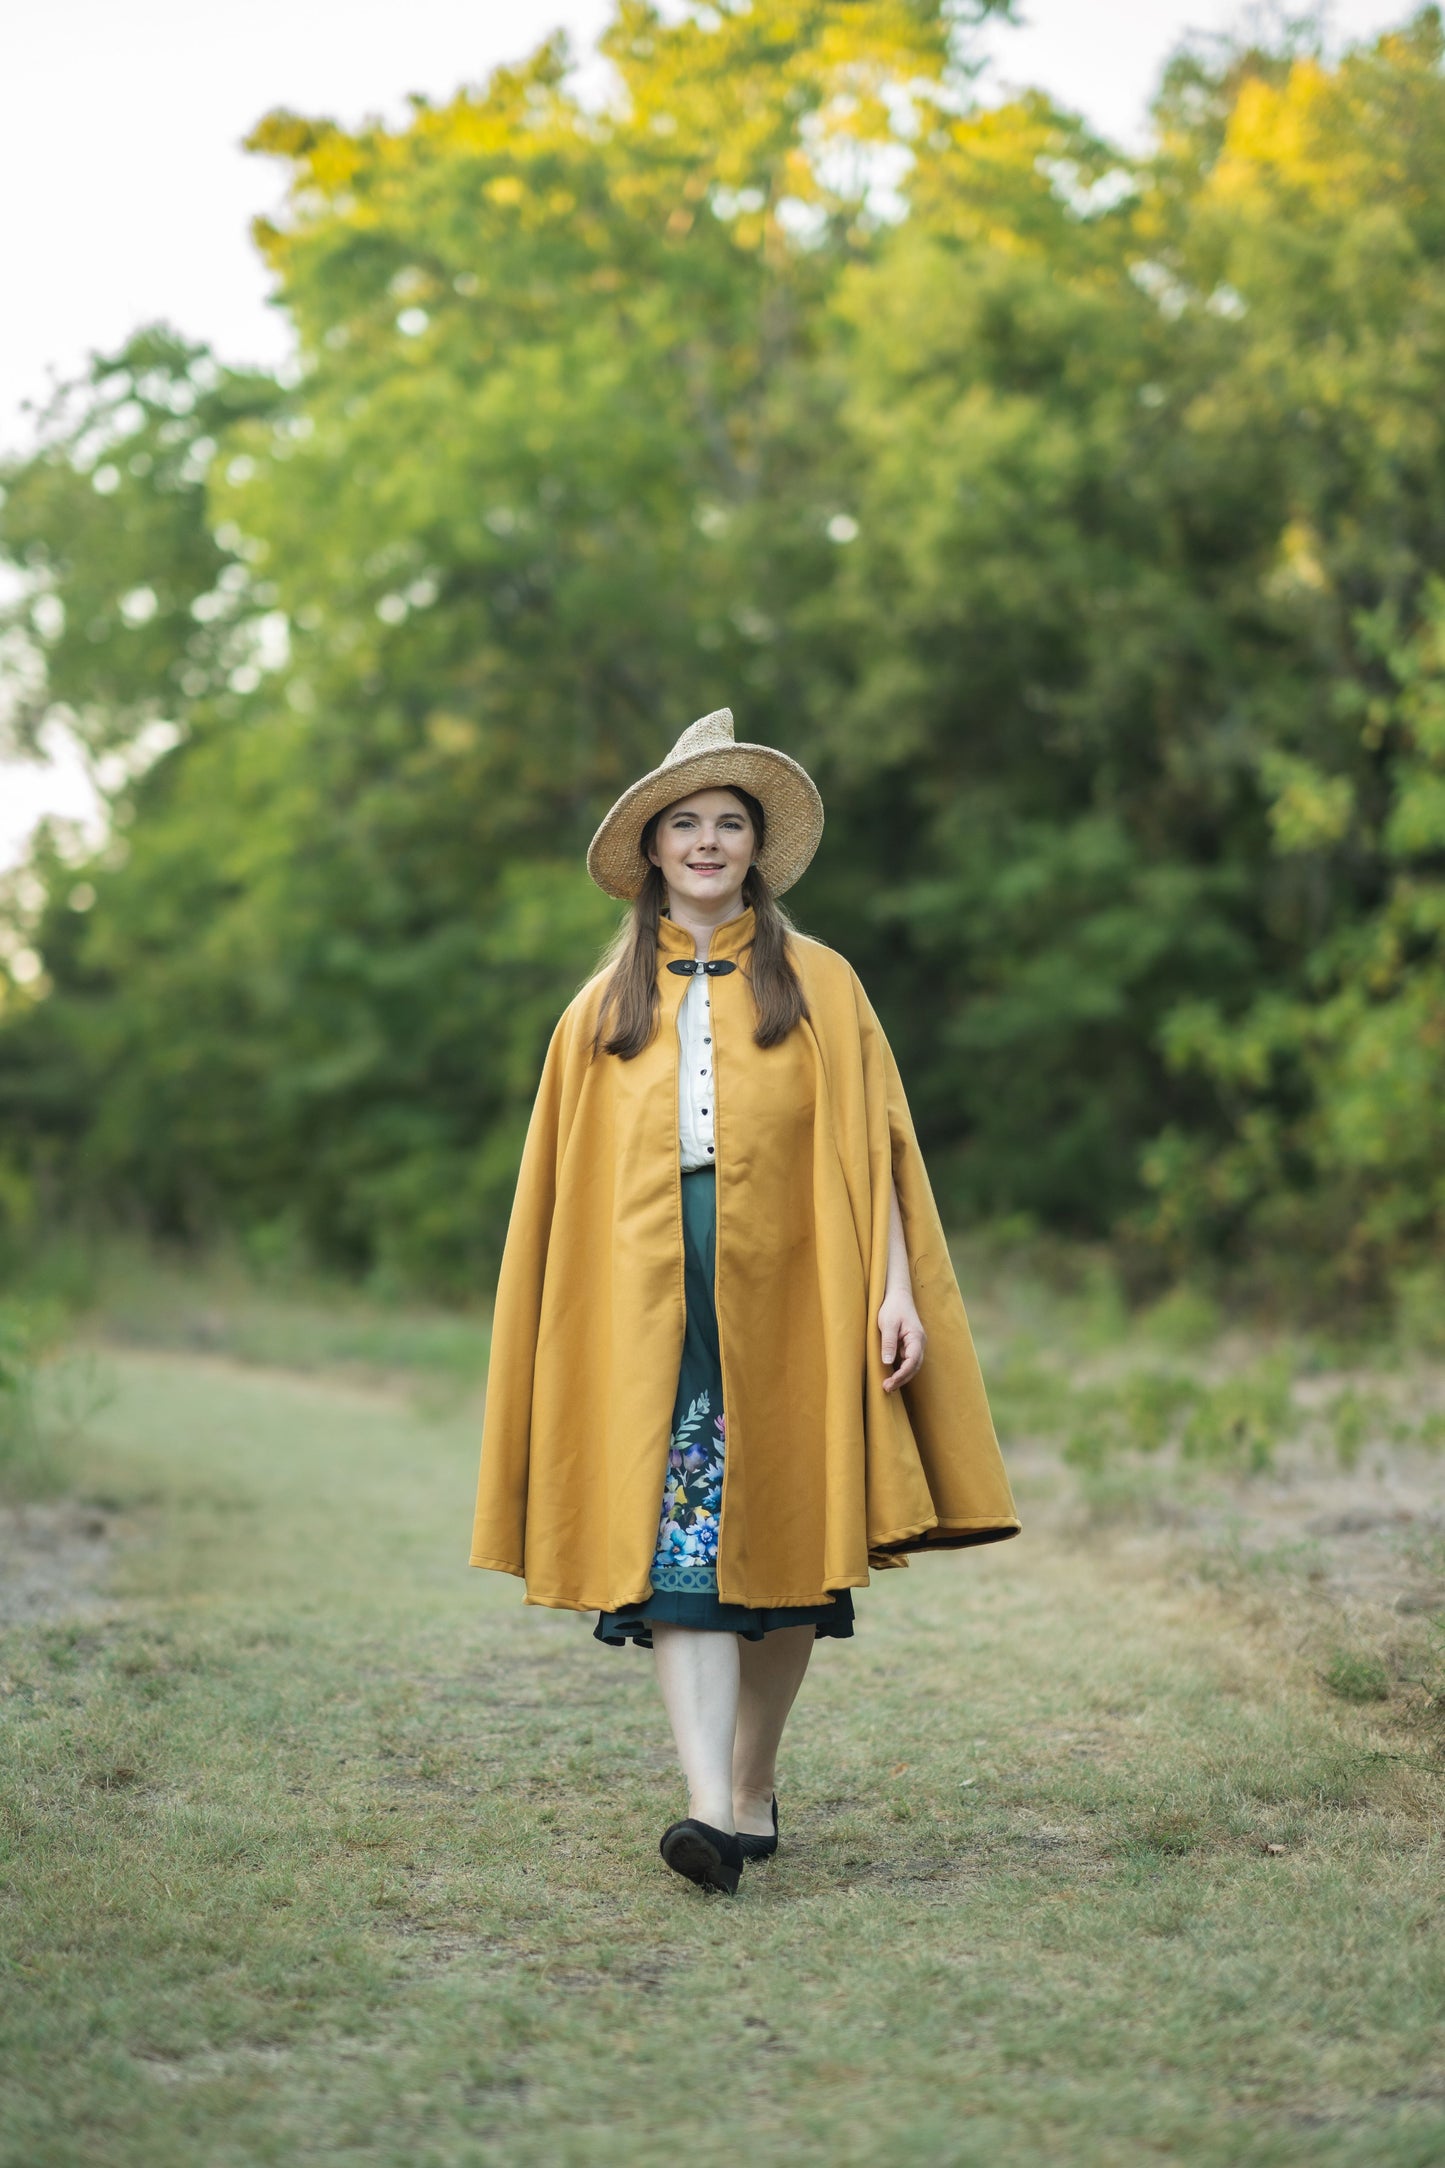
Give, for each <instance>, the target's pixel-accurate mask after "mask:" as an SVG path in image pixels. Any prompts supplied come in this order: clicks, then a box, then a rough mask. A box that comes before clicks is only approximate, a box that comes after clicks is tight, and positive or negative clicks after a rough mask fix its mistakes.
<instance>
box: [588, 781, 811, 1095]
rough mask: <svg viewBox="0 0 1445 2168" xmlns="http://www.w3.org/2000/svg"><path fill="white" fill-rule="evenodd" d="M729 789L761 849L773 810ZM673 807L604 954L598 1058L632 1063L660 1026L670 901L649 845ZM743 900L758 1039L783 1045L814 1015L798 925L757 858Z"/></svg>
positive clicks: (647, 831)
mask: <svg viewBox="0 0 1445 2168" xmlns="http://www.w3.org/2000/svg"><path fill="white" fill-rule="evenodd" d="M726 787H727V789H728V790H729V791H731V792H732V795H733V797H735V798H737V799H740V800H741V801H742V804H743V806H744V808H745V809H746V812H747V816H748V819H749V820H750V821H751V822H752V825H753V842H754V846H755V848H756V849H757V850H758V851H761V850H762V847H763V839H764V837H765V836H766V834H767V825H768V823H767V815H766V814H765V813H764V811H763V809H762V806H761V805H760V804H759V802H758V800H757V799H756V798H755V797H754V796H753V794H752V792H751V791H747V790H739V789H738V788H737V786H736V785H735V784H733V783H729V784H728V785H727V786H726ZM674 803H676V801H675V800H674ZM668 810H669V809H668V807H667V806H663V808H662V809H661V811H660V812H657V813H654V814H653V816H652V818H651V820H650V821H649V822H648V823H647V826H646V827H645V828H644V829H643V831H642V838H641V842H640V843H639V846H638V848H639V849H640V851H641V853H642V856H643V857H644V859H646V860H647V872H646V874H645V875H644V876H643V882H642V890H641V893H640V894H639V895H638V896H636V897H635V898H634V899H633V904H632V909H631V910H630V911H629V912H628V914H627V917H626V918H625V919H624V920H623V922H622V925H621V927H620V929H619V931H618V933H617V935H616V938H615V939H614V940H613V941H612V942H611V943H610V945H609V946H608V949H607V953H606V954H605V955H604V957H603V958H602V969H603V970H604V971H607V972H608V973H609V976H608V980H607V988H606V991H605V993H604V994H603V996H602V1006H601V1008H600V1009H599V1010H598V1012H597V1029H596V1031H595V1032H594V1033H593V1037H592V1052H593V1055H594V1056H596V1055H597V1054H599V1053H604V1054H618V1055H620V1056H621V1057H622V1059H623V1061H631V1060H632V1059H633V1057H634V1055H637V1054H640V1053H641V1052H642V1049H643V1048H644V1047H645V1046H647V1045H649V1044H650V1043H651V1040H652V1035H653V1033H654V1032H655V1031H656V1029H657V1012H658V1007H659V1002H658V994H657V929H658V925H659V924H660V922H661V919H662V907H663V904H664V903H665V902H666V900H667V883H666V881H665V880H664V879H663V877H662V868H661V866H655V865H654V864H653V863H652V860H651V859H650V858H648V857H647V850H648V845H649V844H650V843H651V841H652V839H653V836H654V835H655V834H656V833H657V824H658V822H659V821H660V820H661V819H662V816H663V814H664V813H666V812H667V811H668ZM743 902H744V904H751V906H752V909H753V914H754V917H753V938H752V940H751V942H750V943H749V944H748V951H747V961H746V962H745V963H743V965H742V967H741V968H742V973H743V976H744V978H745V979H746V980H747V982H748V984H749V986H750V987H751V988H752V994H753V1002H754V1005H755V1007H756V1009H757V1012H758V1023H757V1029H756V1030H755V1031H754V1033H753V1038H754V1040H755V1042H756V1043H757V1045H759V1046H776V1045H777V1044H778V1042H779V1040H780V1039H786V1037H787V1036H788V1033H789V1032H790V1031H791V1030H792V1028H793V1026H794V1025H795V1024H798V1023H801V1022H802V1020H803V1018H804V1017H805V1016H806V1015H807V1013H808V1004H807V1002H806V1001H805V1000H804V998H803V989H802V987H801V985H800V984H799V983H798V974H797V971H796V970H795V968H794V965H793V959H792V957H791V956H790V955H789V954H788V935H789V934H790V933H792V932H793V931H794V927H793V922H792V920H791V919H790V918H789V917H788V914H787V912H786V911H785V910H784V909H783V908H782V906H781V904H780V903H779V902H778V900H777V898H776V897H775V896H774V894H773V892H772V890H771V889H770V888H769V886H768V884H767V881H766V880H765V879H764V877H763V875H762V874H761V873H760V872H759V871H758V868H757V865H756V862H755V863H754V864H752V865H751V866H749V867H748V870H747V872H746V873H745V874H744V875H743ZM609 1019H610V1025H609ZM604 1034H605V1036H604Z"/></svg>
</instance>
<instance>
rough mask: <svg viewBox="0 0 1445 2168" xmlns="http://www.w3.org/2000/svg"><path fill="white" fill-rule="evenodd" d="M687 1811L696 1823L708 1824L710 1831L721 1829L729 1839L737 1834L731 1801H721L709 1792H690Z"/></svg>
mask: <svg viewBox="0 0 1445 2168" xmlns="http://www.w3.org/2000/svg"><path fill="white" fill-rule="evenodd" d="M687 1811H688V1814H689V1816H690V1818H691V1819H692V1820H693V1821H694V1822H706V1823H707V1826H708V1828H709V1829H720V1830H722V1832H723V1833H724V1835H725V1836H729V1837H731V1836H735V1835H736V1833H737V1822H736V1820H735V1819H734V1815H733V1803H732V1801H731V1799H721V1798H718V1797H715V1796H714V1795H713V1794H711V1793H708V1792H689V1793H688V1796H687Z"/></svg>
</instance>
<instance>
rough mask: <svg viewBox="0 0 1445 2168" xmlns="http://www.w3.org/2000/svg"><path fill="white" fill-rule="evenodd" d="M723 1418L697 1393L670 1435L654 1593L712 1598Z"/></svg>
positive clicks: (719, 1513)
mask: <svg viewBox="0 0 1445 2168" xmlns="http://www.w3.org/2000/svg"><path fill="white" fill-rule="evenodd" d="M725 1440H726V1417H725V1416H724V1415H723V1413H722V1411H721V1410H719V1411H718V1413H717V1414H716V1415H714V1414H713V1412H712V1394H711V1393H709V1392H701V1393H699V1394H698V1395H697V1398H696V1399H695V1400H693V1401H692V1402H690V1404H689V1406H688V1411H687V1414H686V1415H685V1416H684V1418H683V1420H682V1421H681V1423H679V1425H678V1427H677V1429H676V1430H675V1431H674V1432H673V1434H672V1444H671V1446H670V1448H669V1450H668V1455H667V1479H666V1482H665V1483H664V1485H663V1491H662V1519H661V1521H660V1523H659V1524H658V1530H657V1552H656V1556H655V1557H654V1558H653V1561H652V1585H653V1588H654V1589H663V1588H665V1589H683V1590H686V1591H687V1592H688V1593H689V1594H693V1593H696V1594H710V1595H716V1594H717V1539H718V1524H719V1521H720V1520H721V1517H722V1486H723V1452H724V1445H725Z"/></svg>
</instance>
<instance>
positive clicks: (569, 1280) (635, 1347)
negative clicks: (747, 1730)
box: [471, 909, 1019, 1611]
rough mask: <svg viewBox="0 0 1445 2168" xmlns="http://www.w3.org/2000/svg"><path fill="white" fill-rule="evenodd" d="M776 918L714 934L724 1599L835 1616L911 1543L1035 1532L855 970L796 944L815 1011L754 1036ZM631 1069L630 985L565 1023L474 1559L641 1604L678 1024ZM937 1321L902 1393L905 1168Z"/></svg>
mask: <svg viewBox="0 0 1445 2168" xmlns="http://www.w3.org/2000/svg"><path fill="white" fill-rule="evenodd" d="M753 921H754V914H753V912H752V910H751V909H748V910H745V911H744V912H743V913H742V914H741V915H740V916H739V917H737V918H734V919H729V920H728V921H727V922H726V924H724V925H722V926H720V927H718V929H717V930H716V931H715V933H714V934H713V936H712V942H711V947H710V949H709V952H708V953H709V957H710V959H715V960H718V961H723V960H728V961H733V962H735V963H739V964H740V965H742V966H743V968H739V969H736V970H734V971H731V972H728V973H725V974H720V975H718V976H714V977H710V978H709V981H708V984H709V988H710V993H711V1001H712V1036H713V1076H714V1081H715V1085H716V1090H717V1101H716V1107H715V1112H714V1125H715V1136H716V1141H717V1264H716V1281H715V1293H716V1300H717V1315H718V1329H719V1340H720V1345H721V1354H722V1379H723V1408H724V1412H725V1414H726V1418H727V1453H726V1456H725V1461H724V1478H723V1495H722V1522H721V1530H720V1537H719V1547H718V1562H717V1571H718V1595H719V1597H720V1599H721V1600H722V1602H724V1603H740V1604H749V1605H753V1606H774V1605H792V1604H817V1603H820V1602H824V1601H826V1600H827V1597H828V1595H829V1593H830V1592H831V1591H832V1590H835V1589H841V1588H859V1587H862V1586H864V1585H865V1584H866V1583H867V1580H868V1569H869V1566H870V1565H873V1566H888V1565H901V1564H906V1562H907V1561H906V1560H905V1559H904V1558H903V1557H902V1556H901V1555H900V1554H901V1553H903V1552H905V1551H921V1550H939V1549H944V1548H952V1547H955V1546H958V1545H961V1544H968V1543H989V1542H995V1541H997V1540H998V1539H1000V1538H1002V1537H1005V1536H1012V1535H1016V1534H1017V1533H1018V1527H1019V1522H1018V1516H1017V1514H1016V1513H1015V1511H1014V1502H1013V1498H1012V1496H1011V1494H1010V1491H1009V1485H1008V1479H1007V1477H1006V1476H1005V1474H1004V1468H1003V1463H1002V1461H1001V1459H1000V1457H999V1450H998V1441H997V1439H996V1437H995V1435H994V1428H993V1423H992V1421H991V1420H990V1416H989V1410H988V1401H987V1399H986V1397H985V1394H984V1387H983V1379H982V1377H981V1376H980V1374H979V1367H978V1359H977V1357H976V1355H975V1353H974V1347H973V1339H972V1336H971V1334H970V1332H969V1327H968V1319H967V1317H966V1316H965V1314H964V1307H963V1299H962V1297H961V1295H960V1294H959V1291H958V1282H957V1280H956V1279H955V1277H954V1272H953V1266H952V1263H951V1262H950V1259H949V1254H948V1248H947V1244H946V1242H945V1240H944V1235H943V1228H942V1226H941V1224H940V1221H939V1217H938V1209H937V1206H936V1205H935V1203H934V1199H933V1192H932V1189H931V1188H930V1186H929V1181H928V1175H927V1172H926V1170H925V1168H924V1164H923V1158H922V1154H921V1153H920V1151H919V1148H918V1140H917V1138H916V1137H915V1135H914V1131H913V1123H912V1119H911V1117H910V1115H909V1112H908V1103H907V1100H906V1099H905V1097H904V1093H903V1085H902V1082H901V1080H900V1078H899V1074H898V1069H897V1065H896V1063H895V1062H894V1059H893V1054H892V1050H891V1048H890V1047H889V1044H888V1041H887V1039H886V1038H885V1037H884V1034H883V1029H882V1026H881V1025H880V1023H879V1021H878V1019H877V1017H876V1016H875V1015H874V1013H873V1010H872V1007H871V1006H870V1004H869V1001H868V997H867V995H866V994H865V993H864V991H863V987H862V985H861V983H860V982H859V979H858V977H857V975H856V973H855V972H854V970H853V968H852V966H851V965H850V964H849V963H848V962H847V961H846V959H845V958H844V957H842V956H840V955H839V954H838V953H837V952H836V951H835V950H833V949H829V948H825V947H824V946H823V945H822V943H821V942H818V941H811V940H808V939H805V938H804V937H803V936H801V935H798V934H790V936H789V946H790V949H791V953H792V956H793V961H794V964H795V966H796V968H797V972H798V977H799V979H800V980H801V982H802V987H803V992H804V995H805V996H806V999H807V1004H808V1012H809V1013H808V1018H807V1020H806V1021H805V1022H803V1023H801V1024H800V1025H798V1026H797V1027H796V1028H795V1029H794V1030H793V1031H791V1032H789V1034H788V1036H787V1037H786V1038H785V1039H784V1040H783V1041H782V1043H781V1044H780V1045H778V1046H774V1047H769V1048H766V1049H764V1048H761V1047H759V1046H758V1045H757V1044H756V1043H755V1041H754V1039H753V1032H754V1029H755V1027H756V1022H757V1015H756V1011H755V1009H754V1006H753V997H752V993H751V990H750V987H749V985H748V980H747V977H746V975H745V963H746V950H747V946H748V943H749V942H750V940H751V937H752V930H753ZM658 950H659V954H658V989H659V993H660V996H661V1015H660V1019H659V1027H658V1030H657V1032H656V1034H655V1036H654V1038H653V1040H652V1042H651V1044H650V1045H649V1046H647V1047H646V1048H645V1049H644V1051H643V1052H642V1053H641V1054H639V1055H637V1056H636V1057H635V1058H634V1059H633V1060H631V1061H622V1060H620V1059H619V1058H618V1057H617V1056H616V1055H613V1054H599V1055H598V1056H597V1057H596V1058H595V1059H594V1058H593V1057H592V1054H591V1042H592V1033H593V1030H594V1027H595V1025H596V1022H597V1015H598V1011H599V1008H600V1006H601V1001H602V993H603V989H604V985H605V977H604V976H603V975H601V974H599V975H598V976H597V977H596V978H593V979H591V980H589V981H588V983H587V984H586V985H585V986H584V987H583V988H582V990H581V992H580V993H578V994H577V995H576V996H575V998H574V999H573V1000H572V1002H571V1003H570V1004H569V1006H568V1008H567V1009H566V1011H565V1012H564V1014H563V1016H562V1018H561V1021H560V1022H559V1023H558V1025H557V1028H556V1031H555V1032H554V1034H553V1037H552V1043H551V1046H550V1047H549V1049H548V1053H547V1059H546V1064H545V1066H544V1068H543V1071H542V1080H541V1083H540V1085H539V1086H538V1090H537V1101H536V1105H535V1107H534V1109H533V1112H532V1119H531V1123H530V1126H529V1128H528V1131H527V1141H526V1145H525V1148H524V1150H523V1154H522V1166H521V1172H520V1174H519V1176H518V1181H517V1194H516V1201H515V1203H514V1205H513V1208H512V1217H511V1224H510V1227H509V1230H508V1234H507V1241H506V1248H505V1250H504V1253H503V1257H502V1268H501V1274H500V1278H499V1281H498V1286H497V1301H496V1310H495V1314H494V1319H493V1328H492V1351H491V1364H490V1371H489V1375H488V1380H487V1403H486V1413H485V1418H484V1422H483V1430H482V1458H481V1478H480V1482H479V1484H478V1489H477V1513H476V1525H475V1530H474V1533H473V1538H472V1552H471V1563H472V1564H473V1565H474V1566H489V1567H492V1568H495V1569H496V1570H497V1571H498V1572H501V1573H515V1574H520V1575H522V1576H523V1577H524V1578H525V1580H526V1584H527V1599H526V1600H527V1601H528V1602H529V1603H536V1604H547V1605H551V1606H553V1607H556V1608H560V1609H564V1610H579V1611H594V1610H596V1611H616V1610H620V1609H621V1608H622V1607H623V1606H624V1605H626V1604H632V1603H637V1602H640V1601H641V1600H642V1599H643V1598H644V1597H646V1596H647V1595H649V1594H650V1593H651V1586H652V1584H651V1581H650V1579H649V1569H650V1567H651V1563H652V1556H653V1549H654V1545H655V1542H656V1537H657V1523H658V1514H659V1511H660V1509H661V1503H662V1489H663V1474H664V1469H665V1467H666V1462H667V1454H668V1446H669V1428H670V1424H671V1418H672V1406H673V1398H674V1395H675V1392H676V1388H677V1376H678V1366H679V1363H680V1360H681V1355H682V1342H683V1326H684V1297H683V1250H682V1200H681V1187H680V1183H681V1177H680V1174H679V1167H678V1141H677V1084H678V1079H677V1064H678V1034H677V1012H678V1006H679V1004H680V1002H681V1000H682V997H683V994H684V993H685V991H686V989H687V987H688V986H689V985H690V984H691V980H690V979H689V978H688V977H686V976H684V975H682V974H681V973H677V972H673V971H669V970H668V969H667V966H668V964H669V963H671V962H672V961H674V960H675V959H677V958H679V957H692V956H693V955H694V954H695V947H694V943H693V940H692V936H691V935H690V934H688V933H687V932H685V931H684V930H683V929H682V928H681V927H679V926H677V925H674V923H673V922H672V920H671V919H666V918H665V919H663V921H662V923H661V927H660V930H659V939H658ZM890 1173H891V1174H892V1177H893V1179H894V1181H895V1182H896V1184H897V1188H898V1199H899V1205H900V1208H901V1212H902V1218H903V1228H904V1233H905V1236H906V1238H907V1244H908V1261H909V1266H910V1269H911V1272H912V1276H913V1296H914V1301H915V1302H916V1304H917V1307H918V1314H919V1316H920V1317H921V1319H922V1320H923V1326H924V1330H925V1331H926V1333H927V1335H928V1347H927V1353H926V1355H925V1357H924V1361H923V1367H922V1369H921V1370H920V1372H919V1374H918V1376H917V1377H916V1378H915V1379H914V1380H913V1382H912V1383H911V1384H909V1385H905V1386H903V1387H902V1388H900V1389H898V1390H896V1391H894V1392H892V1393H885V1392H884V1390H883V1379H884V1374H885V1373H884V1367H883V1360H882V1354H881V1340H880V1335H879V1332H878V1326H877V1317H878V1310H879V1305H880V1304H881V1303H882V1300H883V1295H884V1290H885V1286H886V1282H887V1270H888V1228H889V1202H890V1199H889V1175H890Z"/></svg>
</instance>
